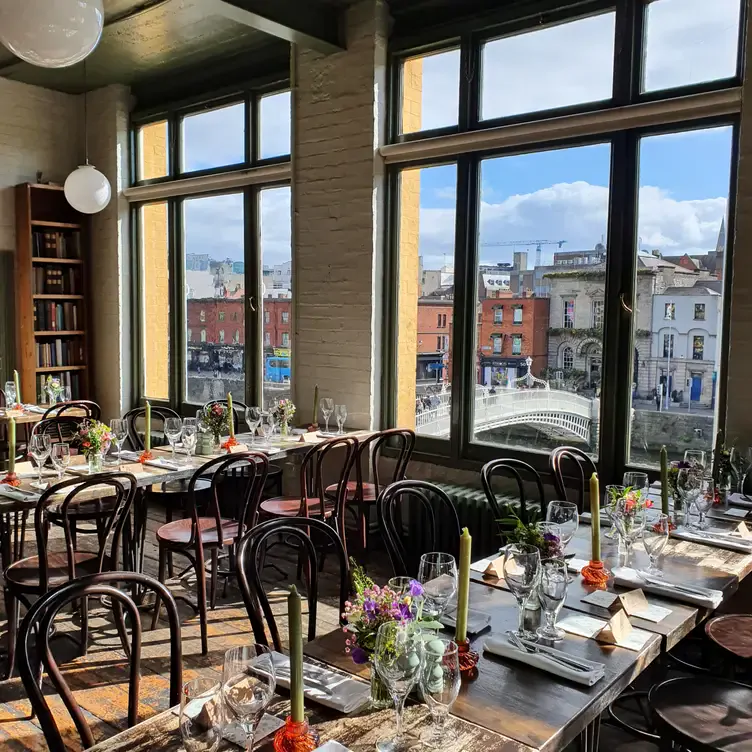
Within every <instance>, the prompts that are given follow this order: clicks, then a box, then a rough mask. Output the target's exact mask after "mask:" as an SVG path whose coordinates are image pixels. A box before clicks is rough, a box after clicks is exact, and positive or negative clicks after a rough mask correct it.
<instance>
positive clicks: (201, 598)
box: [196, 542, 209, 655]
mask: <svg viewBox="0 0 752 752" xmlns="http://www.w3.org/2000/svg"><path fill="white" fill-rule="evenodd" d="M205 567H206V565H205V563H204V549H203V546H202V545H201V543H200V542H199V543H198V545H197V546H196V585H197V587H198V618H199V623H200V627H201V655H207V654H208V653H209V638H208V634H207V633H208V628H207V615H206V568H205Z"/></svg>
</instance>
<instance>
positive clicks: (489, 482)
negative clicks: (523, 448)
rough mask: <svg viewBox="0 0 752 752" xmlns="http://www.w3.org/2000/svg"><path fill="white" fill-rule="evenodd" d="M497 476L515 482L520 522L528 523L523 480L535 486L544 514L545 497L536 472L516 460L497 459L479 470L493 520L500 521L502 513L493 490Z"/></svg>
mask: <svg viewBox="0 0 752 752" xmlns="http://www.w3.org/2000/svg"><path fill="white" fill-rule="evenodd" d="M499 476H512V478H513V479H514V480H515V481H516V482H517V493H518V497H519V500H520V513H519V517H520V519H521V520H522V522H524V523H527V522H528V521H529V514H528V508H527V507H528V495H527V493H526V491H525V480H526V479H527V480H528V481H529V482H532V483H533V484H534V485H535V489H536V492H537V496H538V499H537V501H538V503H539V504H540V508H541V511H542V512H543V513H544V514H545V509H544V506H545V503H546V496H545V493H544V492H543V481H542V480H541V477H540V475H538V471H537V470H536V469H535V468H534V467H533V466H532V465H529V464H528V463H527V462H523V461H522V460H516V459H498V460H491V461H490V462H487V463H486V464H485V465H483V467H482V468H481V470H480V481H481V485H482V486H483V492H484V493H485V494H486V499H487V500H488V503H489V505H490V507H491V509H492V510H493V513H494V518H495V519H496V521H497V525H498V524H499V521H500V520H501V519H502V517H503V516H504V515H503V512H502V509H501V507H500V505H499V499H498V498H497V496H496V493H495V491H494V489H493V479H494V478H495V477H499ZM499 529H500V531H501V532H502V534H503V526H500V528H499Z"/></svg>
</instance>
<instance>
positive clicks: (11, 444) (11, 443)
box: [8, 418, 16, 473]
mask: <svg viewBox="0 0 752 752" xmlns="http://www.w3.org/2000/svg"><path fill="white" fill-rule="evenodd" d="M8 472H9V473H15V472H16V419H15V418H8Z"/></svg>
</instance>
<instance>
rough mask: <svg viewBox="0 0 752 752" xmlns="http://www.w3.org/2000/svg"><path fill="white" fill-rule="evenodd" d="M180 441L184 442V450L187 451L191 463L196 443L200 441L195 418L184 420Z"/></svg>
mask: <svg viewBox="0 0 752 752" xmlns="http://www.w3.org/2000/svg"><path fill="white" fill-rule="evenodd" d="M180 440H181V441H182V442H183V449H185V453H186V454H187V455H188V461H189V462H190V460H191V456H192V455H193V450H194V449H195V448H196V442H197V441H198V426H197V425H196V419H195V418H185V419H184V420H183V428H182V430H181V433H180Z"/></svg>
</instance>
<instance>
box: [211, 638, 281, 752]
mask: <svg viewBox="0 0 752 752" xmlns="http://www.w3.org/2000/svg"><path fill="white" fill-rule="evenodd" d="M276 686H277V678H276V674H275V672H274V661H273V659H272V654H271V651H270V650H269V648H268V647H266V646H265V645H247V646H243V647H237V648H230V649H229V650H228V651H227V652H226V653H225V662H224V666H223V668H222V696H223V698H224V701H225V705H226V707H227V709H228V710H231V711H232V713H234V715H235V716H236V717H237V719H238V722H239V723H240V725H241V726H242V727H243V730H244V731H245V733H246V738H247V742H246V744H247V747H246V749H247V750H248V752H251V750H252V749H253V737H254V735H255V733H256V728H257V727H258V724H259V721H260V720H261V718H262V717H263V715H264V710H265V709H266V706H267V705H268V704H269V702H270V701H271V699H272V696H273V695H274V688H275V687H276Z"/></svg>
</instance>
